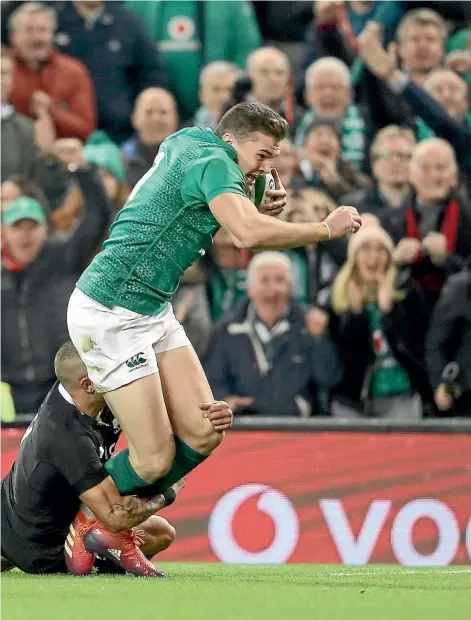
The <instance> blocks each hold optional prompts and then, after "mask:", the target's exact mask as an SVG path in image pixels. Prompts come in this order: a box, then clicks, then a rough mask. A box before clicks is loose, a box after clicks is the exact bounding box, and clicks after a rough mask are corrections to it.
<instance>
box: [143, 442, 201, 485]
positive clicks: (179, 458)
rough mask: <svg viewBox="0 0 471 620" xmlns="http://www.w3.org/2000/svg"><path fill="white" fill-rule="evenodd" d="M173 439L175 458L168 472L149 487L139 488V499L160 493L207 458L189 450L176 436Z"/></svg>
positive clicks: (191, 449)
mask: <svg viewBox="0 0 471 620" xmlns="http://www.w3.org/2000/svg"><path fill="white" fill-rule="evenodd" d="M173 437H174V439H175V458H174V459H173V463H172V466H171V468H170V471H169V472H168V473H167V474H166V475H165V476H164V477H163V478H160V479H159V480H156V481H155V482H154V483H153V484H152V486H151V487H149V486H147V487H145V488H144V487H141V488H140V489H139V490H138V492H137V494H138V495H140V496H141V497H143V496H145V497H152V496H153V495H157V493H162V492H163V491H165V490H166V489H168V488H169V487H171V486H172V484H175V482H178V480H180V479H181V478H183V476H186V475H187V474H189V473H190V471H193V469H195V467H198V465H199V464H200V463H202V462H203V461H204V460H206V459H207V458H208V456H209V454H201V452H197V451H196V450H193V448H190V446H189V445H188V444H186V443H185V442H184V441H182V440H181V439H180V437H177V436H176V435H174V436H173Z"/></svg>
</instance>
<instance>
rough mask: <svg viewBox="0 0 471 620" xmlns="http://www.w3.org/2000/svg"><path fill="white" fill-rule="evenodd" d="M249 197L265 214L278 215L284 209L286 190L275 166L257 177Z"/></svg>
mask: <svg viewBox="0 0 471 620" xmlns="http://www.w3.org/2000/svg"><path fill="white" fill-rule="evenodd" d="M249 198H250V200H251V201H252V202H253V203H254V205H255V206H256V207H257V209H258V210H259V211H260V213H263V214H264V215H272V216H277V215H279V214H280V213H281V212H282V211H283V209H284V208H285V206H286V190H285V188H284V187H283V185H282V183H281V180H280V177H279V175H278V172H277V171H276V170H275V168H272V170H271V172H266V173H265V174H262V175H260V176H258V177H257V178H256V179H255V183H254V184H253V186H252V187H251V189H250V192H249Z"/></svg>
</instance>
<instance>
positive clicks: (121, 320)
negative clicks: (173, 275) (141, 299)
mask: <svg viewBox="0 0 471 620" xmlns="http://www.w3.org/2000/svg"><path fill="white" fill-rule="evenodd" d="M168 314H169V311H167V312H163V313H162V314H161V315H156V316H147V315H141V314H138V313H136V312H132V311H130V310H127V309H125V308H120V307H116V306H115V307H114V308H112V309H110V308H107V307H105V306H103V305H101V304H99V303H97V302H96V301H94V300H93V299H91V298H89V297H88V296H87V295H85V294H84V293H82V292H81V291H79V290H78V289H76V290H75V291H74V293H73V295H72V297H71V299H70V301H69V307H68V313H67V321H68V326H69V333H70V336H71V338H72V341H73V343H74V345H75V347H76V349H77V351H78V353H79V354H80V357H81V358H82V360H83V362H84V363H85V365H86V366H87V372H88V376H89V377H90V379H91V381H93V383H94V385H95V388H96V389H97V390H98V391H99V392H102V393H103V394H104V396H105V399H106V401H107V404H108V406H109V407H110V409H111V410H112V411H113V414H114V415H115V417H116V418H117V420H118V422H119V423H120V425H121V427H122V429H123V431H124V433H125V435H126V437H127V440H128V445H129V451H130V456H131V462H132V464H133V465H134V466H135V467H136V466H137V467H138V468H139V467H140V466H146V467H145V469H147V466H148V464H149V463H148V462H149V460H150V461H151V463H152V461H155V460H156V457H157V456H158V459H160V460H163V461H167V462H168V461H170V463H171V461H172V459H173V451H174V442H173V437H172V429H171V426H170V421H169V419H168V415H167V411H166V407H165V402H164V398H163V394H162V386H161V383H160V378H159V374H158V368H157V359H156V354H155V352H154V349H153V345H154V343H156V342H158V341H159V340H162V339H163V338H165V335H166V323H165V317H166V316H167V315H168ZM151 469H152V467H151ZM157 469H158V470H159V473H161V472H160V467H158V468H157Z"/></svg>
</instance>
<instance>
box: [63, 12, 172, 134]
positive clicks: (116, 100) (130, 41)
mask: <svg viewBox="0 0 471 620" xmlns="http://www.w3.org/2000/svg"><path fill="white" fill-rule="evenodd" d="M56 43H57V46H58V47H59V49H60V50H61V51H63V52H64V53H66V54H69V55H70V56H74V57H75V58H78V59H79V60H81V61H82V62H83V63H84V64H85V65H86V67H87V68H88V70H89V72H90V74H91V77H92V80H93V84H94V86H95V93H96V99H97V105H98V110H99V118H98V126H99V128H100V129H103V130H104V131H106V132H107V133H108V135H109V136H110V138H111V139H112V140H114V141H115V142H117V143H118V144H120V143H121V142H123V141H124V140H125V139H126V138H128V137H129V136H130V135H131V134H132V127H131V124H130V118H131V113H132V109H133V106H134V102H135V100H136V97H137V96H138V94H139V93H140V92H142V91H143V90H145V89H146V88H149V87H150V86H165V85H166V81H167V79H166V75H165V73H164V71H163V69H162V66H161V64H160V61H159V56H158V53H157V50H156V49H155V46H154V45H153V44H152V41H151V40H150V38H149V37H148V35H147V33H146V32H145V27H144V25H143V24H142V23H141V22H140V20H139V19H138V18H137V17H136V16H135V15H133V14H132V13H131V12H130V11H127V10H126V9H125V8H124V7H123V6H121V3H118V2H103V1H102V2H99V1H87V2H67V3H66V4H65V6H64V7H63V8H62V9H61V10H60V11H59V12H58V29H57V36H56Z"/></svg>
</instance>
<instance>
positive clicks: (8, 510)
mask: <svg viewBox="0 0 471 620" xmlns="http://www.w3.org/2000/svg"><path fill="white" fill-rule="evenodd" d="M119 434H120V428H119V426H118V424H117V422H115V420H114V418H113V415H112V413H111V412H110V410H109V409H108V408H105V409H104V410H103V411H102V412H101V414H100V416H99V418H98V419H95V418H91V417H90V416H88V415H85V414H83V413H80V411H78V409H77V408H76V407H75V405H74V404H73V401H72V399H71V397H70V395H69V394H68V393H67V392H66V391H65V389H64V388H63V386H61V385H60V384H59V382H57V383H56V384H55V385H54V386H53V387H52V388H51V390H50V392H49V394H48V395H47V396H46V398H45V400H44V402H43V404H42V405H41V407H40V409H39V412H38V414H37V415H36V417H35V418H34V420H33V422H32V423H31V424H30V426H29V428H28V429H27V431H26V432H25V434H24V436H23V439H22V441H21V446H20V451H19V454H18V457H17V459H16V461H15V463H14V464H13V466H12V468H11V470H10V471H9V473H8V474H7V476H6V478H5V480H4V481H3V482H2V487H1V510H2V513H1V514H2V519H1V534H2V537H1V546H2V555H3V556H5V557H7V558H8V559H9V560H10V561H11V562H13V563H14V564H15V566H17V567H18V568H20V569H21V570H23V571H25V572H34V573H37V572H49V571H55V570H60V568H61V567H63V565H64V559H63V557H64V542H65V538H66V536H67V534H68V531H69V526H70V523H71V522H72V521H73V519H74V517H75V515H76V514H77V510H78V508H79V505H80V499H79V495H80V494H81V493H84V492H85V491H88V490H89V489H91V488H92V487H94V486H96V485H97V484H99V483H100V482H102V481H103V480H104V479H105V478H106V477H107V476H108V473H107V472H106V470H105V468H104V467H103V463H105V462H106V460H107V459H109V457H110V456H111V454H112V453H113V450H114V448H115V446H116V442H117V441H118V438H119Z"/></svg>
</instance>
